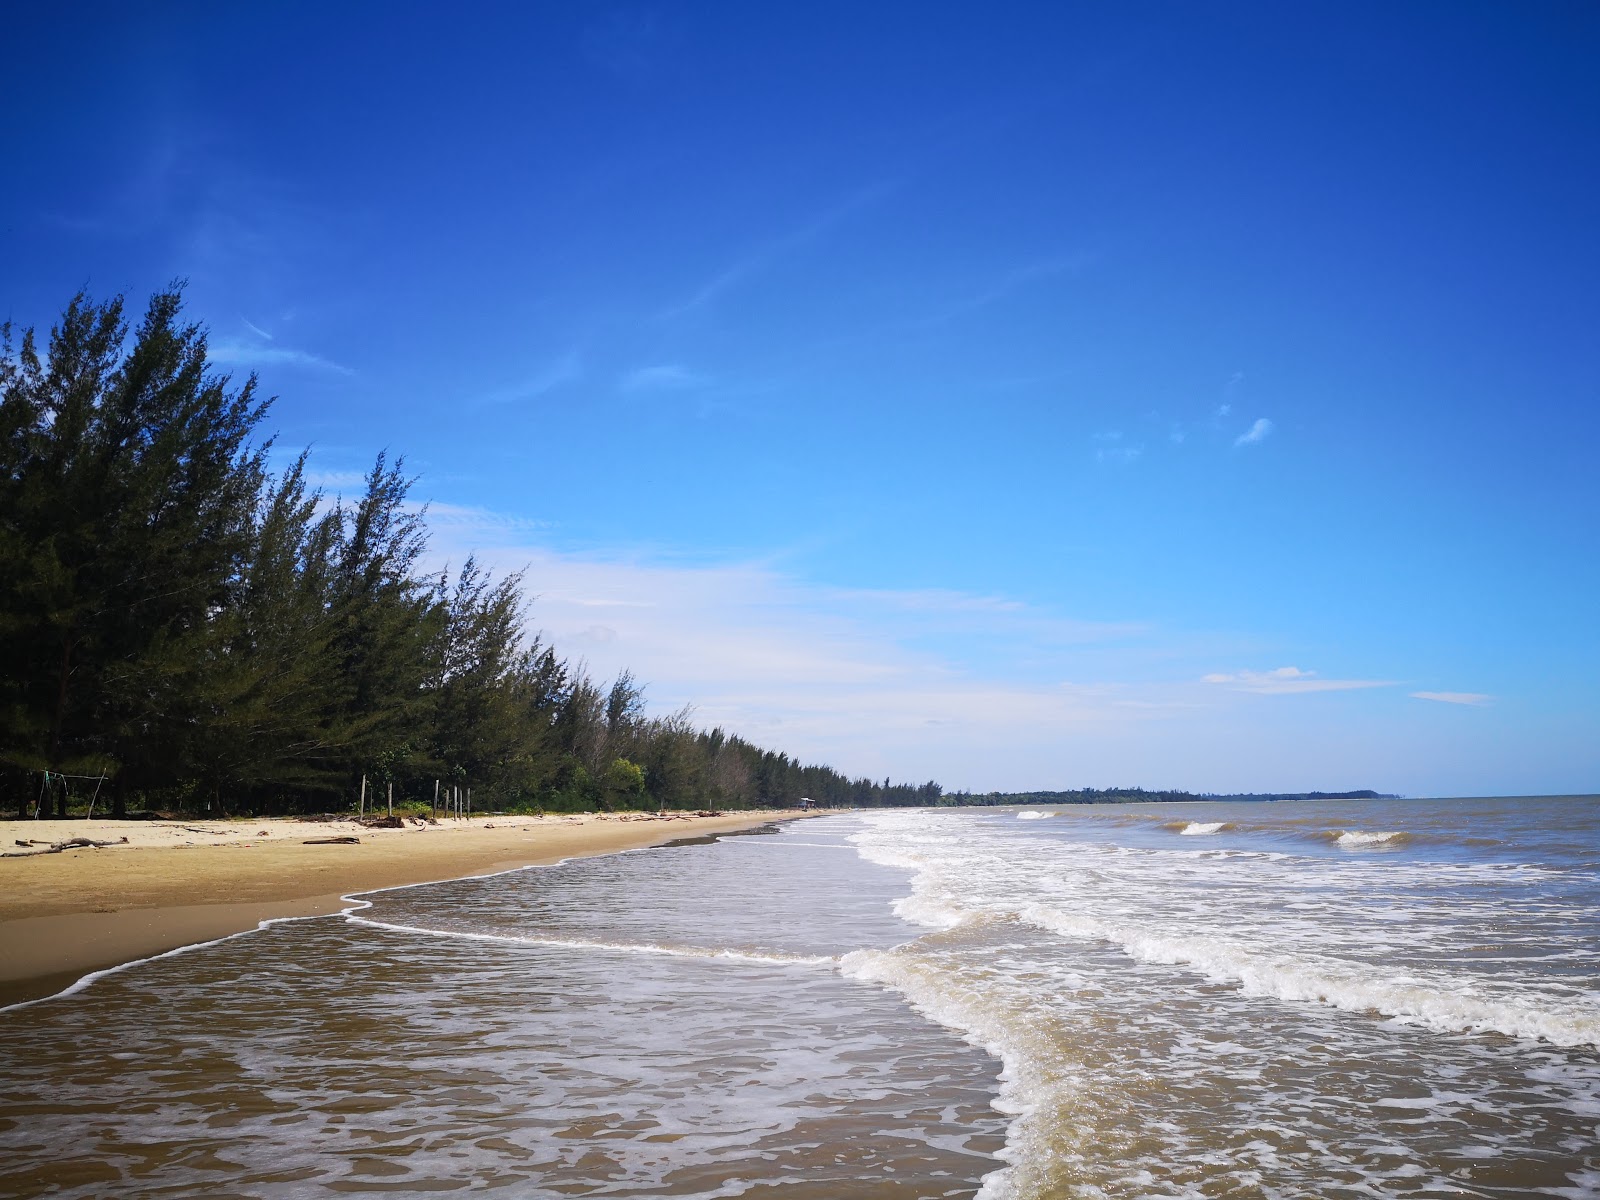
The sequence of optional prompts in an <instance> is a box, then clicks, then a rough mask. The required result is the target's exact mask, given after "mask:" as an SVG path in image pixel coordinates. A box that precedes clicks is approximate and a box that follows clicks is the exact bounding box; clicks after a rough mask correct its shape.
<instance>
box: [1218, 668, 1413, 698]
mask: <svg viewBox="0 0 1600 1200" xmlns="http://www.w3.org/2000/svg"><path fill="white" fill-rule="evenodd" d="M1201 682H1202V683H1213V684H1221V685H1224V686H1226V687H1229V688H1231V689H1233V690H1234V691H1238V692H1254V693H1255V694H1257V695H1261V696H1285V695H1294V694H1298V693H1301V692H1348V691H1353V690H1355V689H1358V688H1375V687H1392V686H1393V682H1392V681H1391V680H1387V679H1323V678H1322V677H1320V676H1319V675H1318V674H1317V673H1316V672H1315V671H1302V670H1301V669H1300V668H1299V667H1276V668H1274V669H1273V670H1270V671H1249V670H1244V671H1226V672H1218V673H1214V674H1211V675H1203V676H1201Z"/></svg>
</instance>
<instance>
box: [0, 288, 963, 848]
mask: <svg viewBox="0 0 1600 1200" xmlns="http://www.w3.org/2000/svg"><path fill="white" fill-rule="evenodd" d="M0 337H3V344H0V805H4V806H5V807H6V808H7V809H14V810H15V811H16V812H18V813H19V814H23V813H27V812H31V811H33V810H34V808H35V806H37V805H39V804H41V802H42V803H43V806H44V810H45V814H46V815H48V814H49V812H50V811H51V809H52V807H53V808H54V810H55V811H56V812H58V813H59V815H63V816H64V815H66V812H67V795H68V791H69V790H70V791H71V792H72V793H73V795H74V796H75V797H76V798H77V799H79V800H81V799H83V798H85V797H86V796H87V795H88V794H89V792H90V789H91V788H92V787H99V788H101V789H102V792H101V795H102V801H101V802H102V803H104V804H109V806H110V808H111V810H112V811H113V812H114V813H117V814H121V813H124V812H126V811H127V810H128V808H129V807H130V806H133V805H136V804H143V805H146V806H150V807H162V808H171V809H191V810H193V809H204V810H209V811H212V812H217V813H251V814H258V813H267V812H295V811H306V810H326V809H330V808H346V807H348V806H350V805H351V804H352V803H353V802H354V799H355V797H356V794H357V789H358V788H359V786H360V780H361V779H362V778H363V777H365V778H366V779H367V780H368V782H369V786H370V787H371V788H372V789H373V790H372V792H371V797H372V798H373V799H374V800H377V799H379V798H380V797H382V798H383V799H386V798H387V796H388V794H389V791H390V789H391V788H392V789H393V793H394V795H395V796H396V798H397V800H398V801H400V802H401V803H402V805H407V806H409V807H411V808H412V809H413V810H414V809H415V807H416V806H417V805H418V804H429V803H431V801H432V797H433V791H434V788H435V784H436V781H438V783H439V785H440V786H441V787H442V788H443V789H446V790H447V789H449V788H450V787H451V786H460V787H471V788H472V789H473V792H474V800H475V806H476V807H478V808H480V809H486V808H542V809H549V810H581V809H595V808H600V809H615V808H645V807H648V808H702V807H708V806H715V807H725V808H739V807H751V806H765V805H791V804H795V803H797V802H798V801H799V800H800V799H801V798H802V797H807V798H810V799H811V800H812V801H814V802H816V803H818V804H822V805H828V806H837V805H884V804H889V805H912V804H931V803H934V802H936V801H938V799H939V797H940V795H941V791H940V788H939V785H938V784H937V783H932V782H930V783H927V784H923V785H921V786H913V785H904V784H902V785H891V784H890V782H889V781H888V780H884V781H882V782H881V783H880V782H876V781H873V780H867V779H849V778H847V777H845V776H844V775H842V774H840V773H839V772H837V771H835V770H833V769H832V768H830V767H825V766H804V765H802V764H800V763H799V762H797V761H796V760H794V759H792V758H790V757H789V756H788V755H787V754H783V753H777V752H774V751H771V750H766V749H762V748H760V747H757V746H754V745H751V744H750V743H749V742H747V741H745V740H744V739H742V738H740V737H738V736H737V735H734V734H730V733H727V732H725V731H724V730H722V729H710V730H704V729H698V728H696V727H695V725H694V723H693V722H692V720H691V714H690V712H689V710H687V709H685V710H683V711H680V712H676V713H673V714H670V715H665V716H662V715H655V716H652V715H649V714H648V713H647V712H646V711H645V707H644V703H643V691H642V688H641V687H640V686H639V684H638V683H637V682H636V681H635V680H634V678H633V676H632V675H631V674H629V673H627V672H623V673H622V674H621V675H620V676H619V677H618V678H616V679H615V680H612V681H611V682H609V683H601V682H597V681H595V680H594V679H592V678H590V676H589V675H588V674H587V672H586V671H585V670H584V669H583V667H582V666H581V664H576V665H575V664H574V663H572V662H571V661H569V660H566V659H563V658H562V657H560V656H559V655H558V654H557V653H556V650H555V649H554V647H552V646H550V645H548V644H546V643H545V642H544V641H543V640H542V639H541V637H540V636H539V635H537V634H536V633H533V632H531V631H530V630H529V628H528V626H527V624H526V621H527V604H526V601H525V598H524V595H523V590H522V586H523V580H522V577H521V575H512V576H508V577H505V578H501V579H494V578H492V577H491V576H490V575H489V574H488V573H487V572H486V571H484V570H483V569H482V567H481V566H480V565H479V564H478V563H477V562H476V561H474V560H473V559H471V558H469V559H467V561H466V562H465V563H463V564H461V566H460V567H459V568H458V569H457V570H455V571H454V572H449V573H433V572H430V571H427V570H424V569H423V559H424V554H425V551H426V547H427V539H428V530H427V525H426V518H425V512H424V511H423V510H421V509H419V508H418V507H417V506H416V505H415V504H413V503H412V502H411V501H410V499H409V491H410V487H411V483H412V481H411V480H410V479H408V478H407V477H406V475H405V473H404V471H403V469H402V464H401V462H400V461H398V460H397V461H394V462H392V463H391V462H390V461H389V460H388V459H387V458H386V457H385V456H384V455H379V457H378V459H377V462H376V464H375V465H374V466H373V468H372V470H371V472H370V473H369V474H368V476H367V477H366V483H365V487H364V489H363V490H362V493H361V495H360V496H359V498H357V499H354V500H349V501H347V500H344V499H331V498H329V497H327V496H325V495H323V494H322V493H321V492H320V491H319V490H318V489H317V488H316V487H313V486H311V484H310V483H309V482H308V480H307V476H306V458H305V455H304V454H302V455H301V456H300V457H299V458H298V459H297V460H295V461H294V462H293V463H292V464H291V465H289V466H288V467H287V468H286V469H284V470H282V471H281V472H280V473H278V474H273V473H272V472H271V471H270V470H269V468H268V452H269V450H270V447H271V443H270V441H269V440H262V439H260V438H259V437H258V436H257V431H258V429H259V427H260V425H261V422H262V420H263V418H264V416H265V415H266V411H267V408H268V404H269V403H270V402H269V401H267V400H264V399H262V398H261V397H260V396H259V395H258V391H257V385H256V379H255V377H254V376H253V375H252V376H251V377H250V378H248V379H247V380H246V381H244V382H243V383H242V384H237V385H236V384H235V382H234V380H233V379H232V378H231V377H230V376H228V375H227V374H223V373H219V372H216V371H214V370H212V369H211V368H210V366H209V365H208V363H207V359H206V335H205V331H204V330H203V329H202V328H201V327H200V326H199V325H196V324H192V323H185V322H184V321H183V319H182V313H181V296H180V291H179V289H178V288H176V287H175V288H173V289H169V290H167V291H165V292H162V293H160V294H158V295H156V296H155V297H154V298H153V299H152V300H151V302H150V305H149V308H148V310H147V312H146V313H145V316H144V318H143V320H142V322H140V323H139V325H138V327H137V329H135V330H132V331H131V338H130V329H129V326H128V323H127V322H126V320H125V319H124V311H123V302H122V300H121V298H120V297H119V298H117V299H115V300H112V301H110V302H108V303H101V304H97V303H94V302H93V301H91V300H89V299H87V298H86V297H84V296H81V295H80V296H78V297H77V298H75V299H74V300H73V301H72V303H71V304H70V305H69V306H68V307H67V309H66V311H65V312H64V313H63V315H62V317H61V320H60V323H59V324H58V325H57V326H56V327H55V328H54V329H52V330H51V332H50V336H49V339H48V343H47V345H46V346H44V347H43V348H42V349H41V347H40V346H39V345H38V344H37V343H36V339H35V336H34V333H33V331H32V330H31V329H30V330H26V331H24V332H23V333H22V334H21V337H20V341H18V340H17V339H16V338H15V337H14V333H13V330H12V328H11V326H10V325H9V324H7V325H5V326H3V327H0ZM45 772H50V773H52V777H53V778H54V779H55V780H56V781H57V784H61V780H62V779H63V777H66V779H67V782H66V783H65V784H61V786H55V785H51V784H47V783H46V781H45V779H46V777H45V775H44V773H45ZM72 777H77V778H72ZM102 780H103V783H101V782H100V781H102Z"/></svg>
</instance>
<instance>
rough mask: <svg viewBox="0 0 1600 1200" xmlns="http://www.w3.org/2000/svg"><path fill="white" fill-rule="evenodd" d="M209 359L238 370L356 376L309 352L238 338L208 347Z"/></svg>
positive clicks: (349, 370) (339, 365) (336, 364)
mask: <svg viewBox="0 0 1600 1200" xmlns="http://www.w3.org/2000/svg"><path fill="white" fill-rule="evenodd" d="M206 357H207V358H208V359H209V360H210V361H212V362H214V363H220V364H222V365H224V366H236V367H302V368H304V369H306V370H312V371H331V372H333V373H334V374H336V375H354V374H355V372H354V371H353V370H351V369H350V368H349V367H346V366H342V365H341V364H339V363H336V362H332V361H330V360H328V359H326V358H323V357H322V356H321V355H320V354H312V353H310V352H308V351H305V350H291V349H290V348H289V347H287V346H262V345H257V344H255V343H251V342H243V341H239V340H237V339H235V338H223V339H221V340H220V341H215V342H211V343H210V344H209V345H208V346H207V347H206Z"/></svg>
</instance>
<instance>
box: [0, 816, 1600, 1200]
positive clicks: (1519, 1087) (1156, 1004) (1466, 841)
mask: <svg viewBox="0 0 1600 1200" xmlns="http://www.w3.org/2000/svg"><path fill="white" fill-rule="evenodd" d="M480 1192H482V1193H495V1194H497V1195H503V1196H506V1197H567V1196H618V1197H669V1196H670V1197H679V1196H682V1197H706V1198H710V1197H754V1198H769V1197H770V1198H778V1197H782V1198H784V1200H813V1198H815V1200H834V1198H840V1197H862V1198H867V1197H871V1198H874V1200H877V1198H883V1200H898V1198H902V1197H903V1198H907V1200H909V1198H912V1197H972V1196H977V1197H981V1198H983V1200H1001V1198H1017V1200H1023V1198H1027V1200H1034V1198H1047V1197H1094V1198H1100V1197H1118V1198H1121V1197H1263V1198H1269V1197H1270V1198H1274V1200H1277V1198H1289V1197H1305V1198H1316V1200H1331V1198H1344V1197H1350V1198H1356V1197H1362V1198H1368V1197H1506V1198H1518V1200H1521V1198H1526V1197H1535V1196H1556V1197H1573V1198H1579V1197H1600V797H1592V796H1591V797H1565V798H1561V797H1533V798H1514V799H1450V800H1371V801H1320V802H1319V801H1294V802H1288V801H1284V802H1266V803H1262V802H1254V803H1236V802H1230V803H1197V804H1182V805H1178V804H1172V805H1120V804H1119V805H1082V806H1078V805H1074V806H1064V807H1048V806H1030V807H1025V808H975V809H917V810H874V811H860V812H848V813H839V814H833V815H828V816H825V817H823V818H820V819H814V820H807V821H797V822H788V823H783V824H776V825H771V826H766V827H763V828H759V829H755V830H752V831H749V832H744V833H738V834H728V835H722V836H718V837H708V838H694V839H689V840H686V841H683V842H678V843H674V844H670V845H665V846H660V847H655V848H651V849H648V850H640V851H630V852H626V853H621V854H614V855H610V856H606V857H602V858H591V859H583V860H573V861H568V862H565V863H562V864H559V865H556V866H548V867H531V868H524V869H521V870H516V871H510V872H506V873H503V874H498V875H492V876H485V877H480V878H473V879H463V880H457V881H453V882H448V883H438V884H428V885H423V886H417V887H409V888H399V889H393V890H389V891H383V892H375V893H368V894H366V895H363V896H359V897H351V899H350V907H349V909H348V910H347V911H346V912H345V913H343V914H341V915H337V916H331V917H320V918H306V919H295V920H285V921H279V922H275V923H271V924H269V925H267V926H265V927H263V928H261V929H259V930H257V931H254V932H251V933H248V934H242V935H238V936H235V937H231V938H227V939H224V940H222V941H219V942H213V943H209V944H206V945H203V946H198V947H192V948H187V949H185V950H182V951H176V952H172V953H169V954H166V955H162V956H159V957H157V958H153V959H148V960H144V961H141V962H139V963H135V964H131V965H129V966H126V967H123V968H120V969H117V970H114V971H112V972H109V973H104V974H101V975H99V976H96V977H91V978H90V979H88V980H86V981H83V982H81V983H80V984H79V985H77V986H75V987H74V988H72V989H69V990H68V991H67V992H65V993H63V994H61V995H59V996H56V997H52V998H50V999H47V1000H43V1001H37V1002H33V1003H30V1004H27V1005H24V1006H15V1007H12V1008H11V1009H8V1010H5V1011H3V1012H0V1195H3V1196H8V1197H9V1196H18V1197H20V1196H28V1197H32V1196H59V1197H95V1198H99V1197H118V1198H131V1197H180V1196H181V1197H191V1196H194V1197H207V1198H219V1200H222V1198H231V1197H273V1198H280V1197H281V1198H289V1197H296V1198H298V1197H316V1198H325V1197H335V1196H350V1195H376V1196H385V1195H393V1196H416V1195H426V1194H432V1193H452V1194H454V1193H480Z"/></svg>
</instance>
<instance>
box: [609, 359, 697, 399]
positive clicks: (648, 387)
mask: <svg viewBox="0 0 1600 1200" xmlns="http://www.w3.org/2000/svg"><path fill="white" fill-rule="evenodd" d="M707 382H709V381H708V380H707V379H706V378H705V377H704V376H702V375H697V374H696V373H695V372H693V371H691V370H689V368H688V367H685V366H683V365H682V364H681V363H662V364H660V365H658V366H653V367H639V368H638V369H637V370H633V371H629V372H628V373H627V374H625V375H623V376H622V378H621V379H619V380H618V381H617V387H618V388H619V389H620V390H622V391H624V392H686V391H690V390H692V389H694V388H698V387H703V386H705V384H706V383H707Z"/></svg>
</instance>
